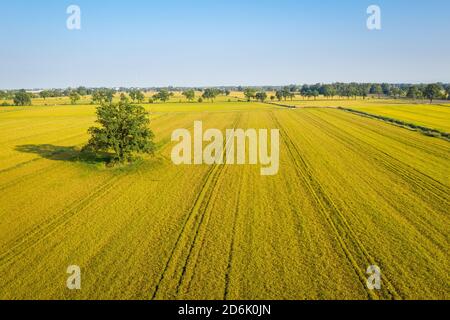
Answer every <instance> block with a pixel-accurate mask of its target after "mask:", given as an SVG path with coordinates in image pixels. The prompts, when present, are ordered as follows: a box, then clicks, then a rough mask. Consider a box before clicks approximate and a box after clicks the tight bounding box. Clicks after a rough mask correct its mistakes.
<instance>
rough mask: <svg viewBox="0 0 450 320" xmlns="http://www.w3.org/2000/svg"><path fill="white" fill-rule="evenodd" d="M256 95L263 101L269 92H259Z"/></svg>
mask: <svg viewBox="0 0 450 320" xmlns="http://www.w3.org/2000/svg"><path fill="white" fill-rule="evenodd" d="M255 97H256V99H257V100H259V101H261V102H264V101H266V99H267V93H265V92H264V91H261V92H257V93H256V94H255Z"/></svg>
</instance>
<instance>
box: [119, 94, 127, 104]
mask: <svg viewBox="0 0 450 320" xmlns="http://www.w3.org/2000/svg"><path fill="white" fill-rule="evenodd" d="M120 101H121V102H128V97H127V95H126V94H125V93H124V92H122V93H121V94H120Z"/></svg>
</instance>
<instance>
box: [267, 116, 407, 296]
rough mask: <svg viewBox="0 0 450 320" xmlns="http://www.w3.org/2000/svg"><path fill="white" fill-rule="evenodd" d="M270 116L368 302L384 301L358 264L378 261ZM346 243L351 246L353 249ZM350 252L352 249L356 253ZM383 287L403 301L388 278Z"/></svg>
mask: <svg viewBox="0 0 450 320" xmlns="http://www.w3.org/2000/svg"><path fill="white" fill-rule="evenodd" d="M270 116H271V117H272V119H273V121H274V123H275V124H276V125H277V127H278V128H279V129H280V132H281V136H284V137H285V140H284V143H285V145H286V147H287V151H288V153H289V155H290V156H291V158H292V161H293V163H294V165H295V168H296V170H295V171H296V173H297V176H298V178H299V179H301V180H303V181H304V182H305V184H306V186H307V187H308V189H309V192H310V194H311V195H312V198H313V199H314V201H315V202H316V203H317V205H318V206H317V208H318V209H319V210H320V212H321V213H322V214H323V215H324V218H325V219H326V221H327V222H328V224H329V226H330V227H331V229H332V230H333V232H334V233H335V236H336V239H337V241H338V243H339V245H340V247H341V249H342V251H343V253H344V255H345V256H346V257H347V259H348V261H349V263H350V265H351V266H352V267H353V269H354V272H355V273H356V275H357V276H358V278H359V280H360V283H361V285H362V287H363V288H364V289H365V291H366V293H367V295H368V298H369V299H379V298H382V297H380V296H379V295H377V294H376V293H374V292H373V291H371V290H369V289H368V288H367V286H366V280H367V278H366V276H365V273H364V272H365V270H364V271H363V270H362V269H361V267H360V266H359V264H358V262H357V259H359V260H361V259H362V260H363V262H364V267H368V266H370V265H376V263H375V259H374V258H373V257H372V256H371V255H370V254H369V253H368V251H367V250H366V249H365V247H364V246H363V244H362V243H361V241H360V240H359V239H358V237H357V235H356V234H355V233H354V231H353V230H352V228H351V227H350V225H349V224H348V222H347V220H346V219H345V217H344V215H343V214H342V212H341V211H340V210H339V209H338V207H337V206H336V205H335V204H334V202H333V200H332V199H331V198H330V197H329V196H328V195H327V194H326V192H325V190H324V188H323V187H322V185H321V184H320V182H319V181H317V179H316V178H315V177H314V174H313V173H312V172H311V169H310V166H309V164H308V162H307V161H306V159H304V157H303V156H302V155H301V153H300V151H299V150H298V148H297V146H296V145H295V143H294V142H293V140H292V138H291V137H290V136H289V134H288V133H287V131H286V130H285V129H284V128H283V126H282V125H281V123H280V122H279V121H278V119H277V118H276V116H275V114H274V113H273V111H271V112H270ZM347 242H350V246H351V247H350V246H349V244H348V243H347ZM351 248H353V250H352V249H351ZM352 251H356V256H357V257H358V258H355V255H354V254H353V253H352ZM383 283H384V284H385V286H384V287H383V288H384V290H386V291H387V292H386V294H387V296H388V298H390V299H392V298H394V299H399V298H401V296H400V295H399V294H398V293H397V290H396V289H395V287H394V286H393V285H392V283H391V281H390V280H389V279H387V278H386V276H384V277H383ZM384 290H383V291H384Z"/></svg>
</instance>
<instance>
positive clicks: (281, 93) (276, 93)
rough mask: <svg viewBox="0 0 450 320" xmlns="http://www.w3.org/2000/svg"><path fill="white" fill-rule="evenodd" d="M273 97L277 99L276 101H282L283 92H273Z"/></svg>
mask: <svg viewBox="0 0 450 320" xmlns="http://www.w3.org/2000/svg"><path fill="white" fill-rule="evenodd" d="M275 96H276V97H277V99H278V101H281V100H282V99H283V91H281V90H277V92H275Z"/></svg>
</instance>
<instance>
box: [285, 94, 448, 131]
mask: <svg viewBox="0 0 450 320" xmlns="http://www.w3.org/2000/svg"><path fill="white" fill-rule="evenodd" d="M281 103H282V104H286V105H291V106H296V107H345V108H351V109H354V110H358V111H364V112H367V113H370V114H374V115H380V116H385V117H389V118H393V119H396V120H401V121H405V122H407V123H412V124H415V125H419V126H423V127H427V128H430V129H436V130H439V131H442V132H450V103H444V104H441V103H439V102H438V103H436V104H427V103H425V102H423V101H413V100H409V101H408V100H393V99H366V100H363V99H323V98H322V99H317V100H313V99H309V100H304V99H303V100H295V99H294V100H289V99H288V100H287V101H282V102H281Z"/></svg>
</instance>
